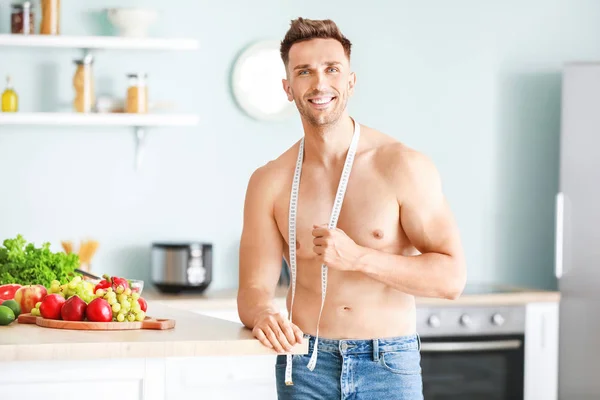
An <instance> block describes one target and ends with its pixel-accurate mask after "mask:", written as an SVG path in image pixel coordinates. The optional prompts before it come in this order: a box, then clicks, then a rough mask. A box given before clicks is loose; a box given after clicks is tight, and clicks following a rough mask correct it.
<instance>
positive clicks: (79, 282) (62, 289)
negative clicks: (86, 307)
mask: <svg viewBox="0 0 600 400" xmlns="http://www.w3.org/2000/svg"><path fill="white" fill-rule="evenodd" d="M52 293H56V294H60V295H61V296H63V297H64V298H65V300H67V299H68V298H69V297H72V296H75V295H77V296H79V298H80V299H81V300H83V301H85V302H86V303H89V302H90V301H92V300H94V298H95V296H94V285H93V284H92V283H91V282H88V281H85V280H83V279H81V276H76V277H74V278H73V279H71V281H70V282H69V283H65V284H64V285H61V284H60V282H59V281H52V283H51V285H50V290H48V294H52Z"/></svg>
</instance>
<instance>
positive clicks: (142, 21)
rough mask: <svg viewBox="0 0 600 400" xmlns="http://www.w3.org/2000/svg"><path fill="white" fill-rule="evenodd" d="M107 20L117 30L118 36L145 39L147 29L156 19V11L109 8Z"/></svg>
mask: <svg viewBox="0 0 600 400" xmlns="http://www.w3.org/2000/svg"><path fill="white" fill-rule="evenodd" d="M106 13H107V15H108V20H109V21H110V22H111V23H112V24H113V25H114V26H115V28H117V29H118V30H119V36H124V37H137V38H139V37H146V36H148V28H150V25H152V24H153V23H154V22H156V20H157V18H158V12H157V11H156V10H152V9H147V8H109V9H108V10H106Z"/></svg>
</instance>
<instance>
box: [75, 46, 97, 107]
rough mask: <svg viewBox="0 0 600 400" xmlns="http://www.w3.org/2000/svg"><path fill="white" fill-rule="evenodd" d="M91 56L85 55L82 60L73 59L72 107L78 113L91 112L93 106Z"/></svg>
mask: <svg viewBox="0 0 600 400" xmlns="http://www.w3.org/2000/svg"><path fill="white" fill-rule="evenodd" d="M93 62H94V61H93V58H92V57H91V56H86V57H84V58H83V59H82V60H75V64H76V65H77V69H76V70H75V75H74V76H73V89H75V99H74V100H73V108H74V109H75V111H77V112H80V113H88V112H91V111H92V110H93V108H94V103H95V93H94V76H93V71H92V65H93Z"/></svg>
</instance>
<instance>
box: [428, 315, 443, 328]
mask: <svg viewBox="0 0 600 400" xmlns="http://www.w3.org/2000/svg"><path fill="white" fill-rule="evenodd" d="M427 324H429V326H430V327H432V328H438V327H439V326H440V325H441V324H442V321H440V317H438V316H437V315H432V316H430V317H429V318H428V319H427Z"/></svg>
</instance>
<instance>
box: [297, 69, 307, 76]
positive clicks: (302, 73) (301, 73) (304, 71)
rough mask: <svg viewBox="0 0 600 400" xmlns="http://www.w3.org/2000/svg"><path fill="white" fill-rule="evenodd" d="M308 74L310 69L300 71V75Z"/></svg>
mask: <svg viewBox="0 0 600 400" xmlns="http://www.w3.org/2000/svg"><path fill="white" fill-rule="evenodd" d="M306 74H308V71H306V70H302V71H300V72H298V75H306Z"/></svg>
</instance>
